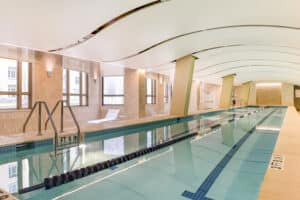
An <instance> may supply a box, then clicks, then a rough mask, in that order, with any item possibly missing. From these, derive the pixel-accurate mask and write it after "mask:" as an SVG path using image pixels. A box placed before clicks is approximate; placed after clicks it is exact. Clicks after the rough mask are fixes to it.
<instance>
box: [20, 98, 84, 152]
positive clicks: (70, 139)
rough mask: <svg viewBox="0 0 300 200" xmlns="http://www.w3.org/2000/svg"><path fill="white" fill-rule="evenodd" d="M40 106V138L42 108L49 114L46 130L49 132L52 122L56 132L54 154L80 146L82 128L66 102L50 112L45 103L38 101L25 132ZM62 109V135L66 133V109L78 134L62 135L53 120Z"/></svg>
mask: <svg viewBox="0 0 300 200" xmlns="http://www.w3.org/2000/svg"><path fill="white" fill-rule="evenodd" d="M37 106H38V136H41V135H42V106H44V107H45V110H46V113H47V120H46V121H45V130H47V126H48V123H49V121H50V123H51V125H52V128H53V130H54V142H53V146H54V152H55V155H57V154H58V152H60V151H61V150H62V149H64V148H67V147H73V146H78V145H79V144H80V126H79V123H78V121H77V119H76V117H75V114H74V112H73V110H72V108H71V106H70V105H69V104H68V103H67V101H65V100H59V101H57V103H56V104H55V106H54V108H53V109H52V111H51V112H50V110H49V107H48V105H47V103H46V102H45V101H37V102H36V103H35V104H34V106H33V108H32V109H31V112H30V113H29V115H28V117H27V119H26V121H25V123H24V125H23V132H25V130H26V126H27V124H28V122H29V120H30V118H31V117H32V114H33V112H34V110H35V109H36V108H37ZM58 107H60V133H63V132H64V108H65V107H66V108H67V109H68V110H69V112H70V114H71V117H72V119H73V122H74V123H75V126H76V129H77V130H76V133H75V134H67V135H60V134H59V132H58V130H57V128H56V125H55V123H54V120H53V114H54V113H55V111H56V110H57V108H58Z"/></svg>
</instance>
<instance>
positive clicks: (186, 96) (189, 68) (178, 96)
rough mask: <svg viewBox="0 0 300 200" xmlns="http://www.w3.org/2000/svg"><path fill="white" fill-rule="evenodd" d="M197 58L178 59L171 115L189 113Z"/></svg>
mask: <svg viewBox="0 0 300 200" xmlns="http://www.w3.org/2000/svg"><path fill="white" fill-rule="evenodd" d="M194 63H195V58H194V57H193V56H191V55H190V56H186V57H183V58H181V59H179V60H177V61H176V70H175V76H174V87H173V97H172V99H171V111H170V114H171V115H187V114H188V109H189V102H190V94H191V86H192V78H193V73H194Z"/></svg>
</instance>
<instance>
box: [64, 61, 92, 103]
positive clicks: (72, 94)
mask: <svg viewBox="0 0 300 200" xmlns="http://www.w3.org/2000/svg"><path fill="white" fill-rule="evenodd" d="M63 70H66V80H64V77H63V80H62V81H63V82H64V81H65V84H66V92H64V91H63V92H62V95H63V98H64V97H65V98H66V99H65V100H66V102H67V105H69V106H71V107H88V106H89V74H88V73H87V72H85V71H80V70H76V69H70V68H66V67H64V68H63ZM70 70H71V71H75V72H79V93H78V94H76V93H71V92H70ZM62 73H63V72H62ZM83 74H85V77H86V78H85V81H86V83H85V87H86V88H85V89H86V93H85V94H84V93H83V86H84V84H82V83H83V80H82V79H83V78H82V76H83ZM63 84H64V83H63ZM63 84H62V85H63ZM70 97H79V105H71V103H70ZM84 97H85V98H86V104H83V101H82V98H84Z"/></svg>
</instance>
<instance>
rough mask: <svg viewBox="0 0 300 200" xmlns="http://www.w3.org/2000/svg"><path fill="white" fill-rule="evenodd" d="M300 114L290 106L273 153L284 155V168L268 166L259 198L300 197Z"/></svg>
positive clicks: (265, 199) (264, 199)
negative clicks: (277, 168) (278, 168)
mask: <svg viewBox="0 0 300 200" xmlns="http://www.w3.org/2000/svg"><path fill="white" fill-rule="evenodd" d="M299 147H300V115H299V113H298V112H297V110H296V109H295V108H294V107H288V109H287V112H286V116H285V118H284V121H283V125H282V127H281V130H280V133H279V136H278V139H277V142H276V145H275V148H274V151H273V155H281V156H283V157H284V166H283V170H276V169H270V168H268V170H267V173H266V175H265V178H264V181H263V184H262V187H261V191H260V194H259V198H258V199H259V200H270V199H272V200H277V199H278V200H279V199H280V200H282V199H291V200H292V199H293V200H294V199H300V192H299V186H300V171H299V166H300V148H299Z"/></svg>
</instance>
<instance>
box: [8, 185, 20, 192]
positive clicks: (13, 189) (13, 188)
mask: <svg viewBox="0 0 300 200" xmlns="http://www.w3.org/2000/svg"><path fill="white" fill-rule="evenodd" d="M8 192H10V193H17V192H18V185H17V182H14V183H10V184H8Z"/></svg>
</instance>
